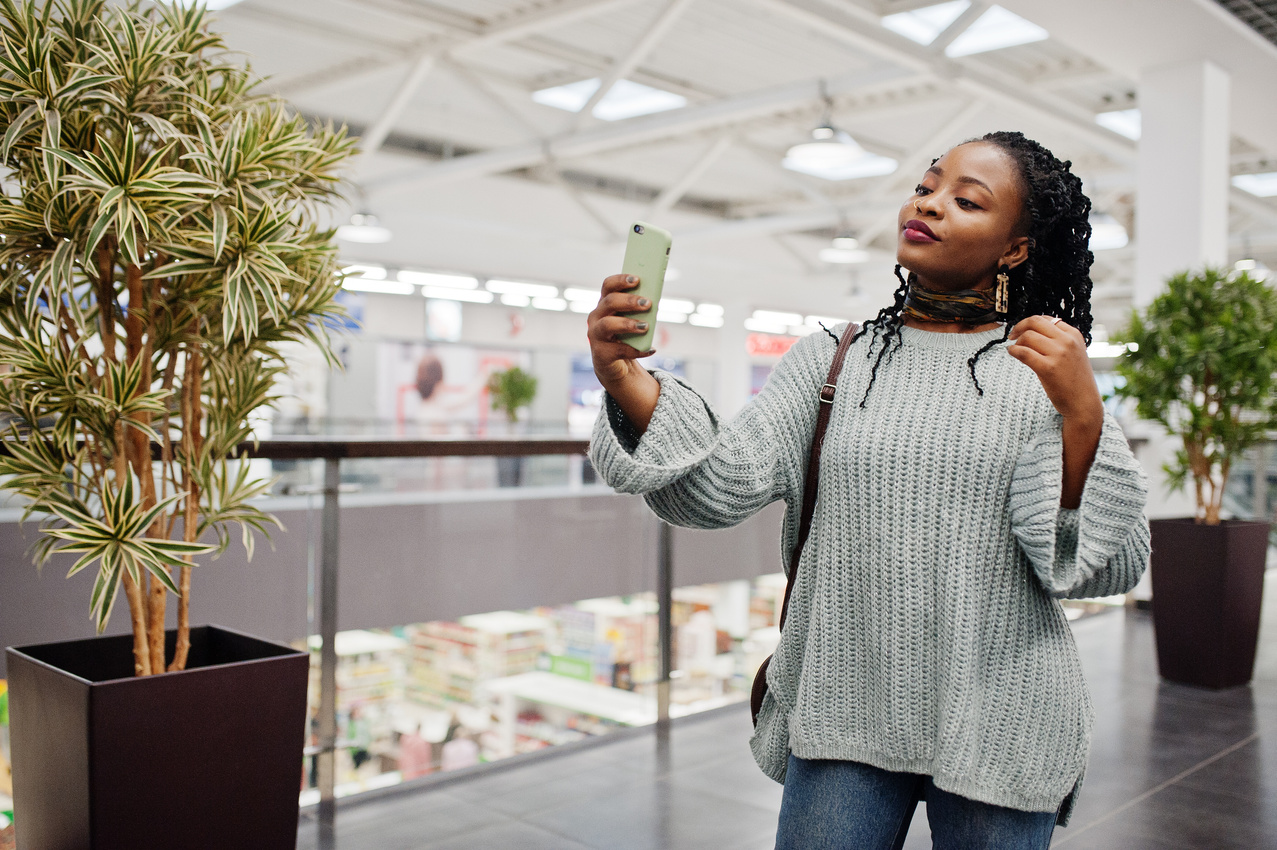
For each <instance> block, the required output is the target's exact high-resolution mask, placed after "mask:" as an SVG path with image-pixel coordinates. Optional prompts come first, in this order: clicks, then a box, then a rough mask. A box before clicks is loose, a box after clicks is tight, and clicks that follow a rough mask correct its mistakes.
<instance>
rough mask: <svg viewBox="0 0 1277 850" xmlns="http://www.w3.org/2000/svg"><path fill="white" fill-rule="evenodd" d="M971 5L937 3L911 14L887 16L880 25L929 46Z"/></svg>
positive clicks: (961, 1)
mask: <svg viewBox="0 0 1277 850" xmlns="http://www.w3.org/2000/svg"><path fill="white" fill-rule="evenodd" d="M970 5H971V3H970V0H952V2H949V3H937V4H936V5H934V6H927V7H925V8H923V9H914V10H913V11H912V12H899V13H897V14H895V15H887V16H886V17H885V18H883V19H882V21H881V23H882V25H883V26H884V27H886V28H887V29H889V30H891V31H892V32H894V33H899V34H900V35H903V36H904V37H905V38H907V39H910V40H912V41H916V42H918V43H919V44H930V43H931V42H933V41H935V40H936V36H938V35H940V33H942V32H944V31H945V30H946V29H948V28H949V25H950V24H952V23H953V22H954V21H956V20H957V19H958V16H959V15H961V14H962V13H963V12H965V11H966V10H967V8H968V7H969V6H970Z"/></svg>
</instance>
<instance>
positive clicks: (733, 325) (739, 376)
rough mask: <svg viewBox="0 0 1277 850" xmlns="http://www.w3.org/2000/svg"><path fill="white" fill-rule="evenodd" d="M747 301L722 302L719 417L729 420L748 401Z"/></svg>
mask: <svg viewBox="0 0 1277 850" xmlns="http://www.w3.org/2000/svg"><path fill="white" fill-rule="evenodd" d="M751 312H752V311H751V310H750V308H749V305H748V304H746V303H745V302H744V301H738V300H733V299H729V300H725V301H724V302H723V326H722V327H721V328H719V330H718V375H719V378H718V404H717V405H716V407H717V408H718V415H719V416H722V417H723V418H724V419H729V418H731V417H732V416H735V415H736V412H737V411H739V410H740V409H741V408H742V407H744V406H745V402H747V401H749V354H748V352H746V350H745V338H746V337H747V336H749V332H748V331H746V330H745V320H746V319H748V318H749V316H750V314H751Z"/></svg>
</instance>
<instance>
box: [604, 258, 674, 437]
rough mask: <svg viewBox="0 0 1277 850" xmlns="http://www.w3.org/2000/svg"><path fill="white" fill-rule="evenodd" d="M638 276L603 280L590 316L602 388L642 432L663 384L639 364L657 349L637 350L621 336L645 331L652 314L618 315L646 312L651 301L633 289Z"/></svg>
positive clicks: (649, 308) (623, 276) (654, 407)
mask: <svg viewBox="0 0 1277 850" xmlns="http://www.w3.org/2000/svg"><path fill="white" fill-rule="evenodd" d="M638 284H639V280H638V278H637V277H634V276H633V275H623V274H614V275H612V276H611V277H609V278H607V279H605V280H604V281H603V293H602V296H601V297H600V298H599V303H598V306H596V307H595V308H594V309H593V310H592V311H591V312H590V315H589V317H588V321H589V332H588V336H589V340H590V356H591V358H592V359H593V361H594V374H595V375H597V376H598V379H599V383H601V384H602V385H603V389H605V390H607V391H608V393H609V394H610V395H611V396H612V397H613V398H615V399H616V402H617V404H619V405H620V406H621V410H622V411H624V412H625V415H626V417H627V418H629V420H630V422H631V423H632V424H633V425H634V426H635V427H636V428H637V429H638V431H639V433H642V432H643V431H645V430H646V429H647V424H648V422H649V421H650V420H651V418H652V412H653V411H654V410H655V409H656V399H657V397H658V396H659V395H660V391H661V389H660V387H661V385H660V384H659V383H657V381H656V379H655V378H653V377H652V375H651V373H650V372H648V371H647V370H646V369H644V368H643V367H642V365H641V364H639V362H638V359H639V358H640V357H648V356H650V355H651V354H653V353H654V352H655V349H648V350H647V351H637V350H635V349H634V347H633V346H631V345H627V344H626V343H624V342H621V341H620V340H619V338H618V337H619V336H620V335H621V334H633V333H643V332H644V331H646V330H647V328H648V322H650V321H651V318H650V317H647V316H638V317H635V318H630V317H629V316H621V315H618V314H620V313H645V312H647V311H649V310H651V309H652V303H651V302H650V301H649V300H648V299H646V298H640V297H639V296H638V295H636V294H635V293H634V291H633V290H634V289H635V288H636V287H637V286H638Z"/></svg>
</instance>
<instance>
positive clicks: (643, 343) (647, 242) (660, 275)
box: [617, 221, 671, 351]
mask: <svg viewBox="0 0 1277 850" xmlns="http://www.w3.org/2000/svg"><path fill="white" fill-rule="evenodd" d="M670 242H671V237H670V232H669V231H668V230H662V229H661V228H659V227H657V226H656V225H654V224H648V223H647V222H644V221H636V222H634V224H632V225H630V233H629V238H628V239H627V240H626V242H625V260H624V261H623V262H622V263H621V274H632V275H634V276H635V277H637V278H638V279H639V285H638V288H637V289H632V290H630V292H632V293H633V294H636V295H641V296H642V297H644V298H646V299H648V300H649V301H651V302H652V306H651V308H650V309H648V310H646V311H643V312H640V313H621V314H620V315H622V316H628V317H630V318H634V319H638V320H639V321H641V322H647V330H646V331H644V332H643V333H641V334H619V335H618V336H617V339H618V340H620V341H621V342H623V343H625V344H626V345H629V346H632V347H634V348H635V349H637V350H638V351H647V350H648V349H649V348H651V347H652V340H653V338H654V337H655V335H656V307H657V305H658V304H660V301H661V289H662V288H663V287H664V286H665V268H666V266H668V265H669V261H670Z"/></svg>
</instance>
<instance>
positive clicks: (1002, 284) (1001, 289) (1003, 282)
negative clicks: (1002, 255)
mask: <svg viewBox="0 0 1277 850" xmlns="http://www.w3.org/2000/svg"><path fill="white" fill-rule="evenodd" d="M1004 268H1005V266H1004ZM1010 280H1011V277H1010V275H1008V274H1007V273H1006V272H1005V271H1000V272H998V292H997V299H996V304H995V305H994V308H993V309H994V310H996V311H997V312H999V313H1005V312H1007V283H1008V282H1009V281H1010Z"/></svg>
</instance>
